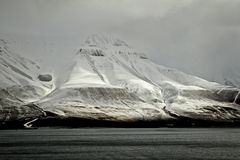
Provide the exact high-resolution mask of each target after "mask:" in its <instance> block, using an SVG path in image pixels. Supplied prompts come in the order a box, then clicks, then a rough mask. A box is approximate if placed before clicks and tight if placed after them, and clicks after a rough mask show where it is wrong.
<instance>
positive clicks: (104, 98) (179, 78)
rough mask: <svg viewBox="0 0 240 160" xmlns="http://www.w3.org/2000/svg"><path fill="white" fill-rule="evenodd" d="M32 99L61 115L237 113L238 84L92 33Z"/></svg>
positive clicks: (115, 117) (215, 116)
mask: <svg viewBox="0 0 240 160" xmlns="http://www.w3.org/2000/svg"><path fill="white" fill-rule="evenodd" d="M36 104H37V105H38V106H40V107H41V108H42V109H43V110H45V111H48V112H51V113H54V114H56V115H59V116H61V117H78V118H86V119H95V120H103V119H104V120H112V121H137V120H147V121H149V120H168V119H179V118H191V119H198V120H211V121H233V120H239V118H240V108H239V107H240V106H239V104H240V97H239V90H238V89H236V88H233V87H230V86H224V85H220V84H218V83H214V82H209V81H206V80H204V79H201V78H198V77H196V76H192V75H188V74H185V73H183V72H180V71H178V70H175V69H170V68H166V67H164V66H160V65H157V64H155V63H153V62H152V61H151V60H149V59H148V58H147V57H146V56H145V55H144V54H143V53H139V52H138V51H137V50H135V49H132V48H131V47H129V46H128V45H127V44H126V43H125V42H123V41H121V40H119V39H114V38H112V37H102V36H98V35H94V36H91V37H89V38H88V39H87V40H86V41H85V44H84V45H83V46H82V47H81V48H80V49H79V51H78V52H77V53H76V57H75V58H74V60H73V62H72V63H71V64H70V65H69V66H68V67H67V68H66V69H65V70H64V71H63V74H62V75H61V76H59V77H58V78H57V81H56V89H55V90H54V91H53V92H52V93H51V94H49V95H48V96H46V97H44V98H43V99H41V100H40V101H38V102H36Z"/></svg>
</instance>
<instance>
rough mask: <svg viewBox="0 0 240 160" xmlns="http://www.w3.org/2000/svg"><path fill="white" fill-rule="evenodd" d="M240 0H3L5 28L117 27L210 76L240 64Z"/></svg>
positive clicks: (73, 31)
mask: <svg viewBox="0 0 240 160" xmlns="http://www.w3.org/2000/svg"><path fill="white" fill-rule="evenodd" d="M239 8H240V1H239V0H182V1H179V0H68V1H66V0H21V1H19V0H1V1H0V22H1V23H0V33H11V34H22V35H35V36H39V37H42V36H43V37H44V36H46V37H62V38H65V39H66V40H72V41H75V40H77V39H78V40H79V39H82V38H83V37H86V36H87V35H88V34H92V33H99V32H100V33H112V34H115V35H116V36H119V37H120V38H122V39H123V40H126V41H127V42H128V43H130V45H132V46H133V47H135V48H139V49H140V50H142V51H145V52H147V53H148V56H149V57H150V58H151V59H153V60H154V61H155V62H157V63H159V64H163V65H167V66H170V67H174V68H178V69H181V70H183V71H185V72H188V73H192V74H195V75H200V76H202V77H205V78H208V79H210V80H215V78H216V77H217V76H220V75H224V76H228V74H229V73H230V72H229V71H230V70H231V71H232V70H237V69H238V70H239V69H240V64H239V62H238V61H239V60H240V53H239V49H240V47H239V46H240V45H239V43H240V16H239V15H240V10H239Z"/></svg>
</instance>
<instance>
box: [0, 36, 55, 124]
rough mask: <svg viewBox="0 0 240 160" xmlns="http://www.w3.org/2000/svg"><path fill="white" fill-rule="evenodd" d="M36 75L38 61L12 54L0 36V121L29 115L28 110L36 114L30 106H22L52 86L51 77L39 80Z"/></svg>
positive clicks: (39, 74) (39, 72)
mask: <svg viewBox="0 0 240 160" xmlns="http://www.w3.org/2000/svg"><path fill="white" fill-rule="evenodd" d="M39 76H40V77H41V67H40V66H39V65H38V64H36V63H35V62H33V61H31V60H29V59H26V58H23V57H21V56H19V55H17V54H15V53H14V52H13V51H12V50H11V46H10V45H9V44H8V42H7V41H5V40H3V39H1V40H0V80H1V81H0V95H1V96H0V108H1V111H0V121H7V120H12V119H22V118H24V117H29V113H37V114H35V115H39V110H37V111H36V108H34V107H27V106H25V107H22V105H24V104H28V103H30V102H34V101H37V100H39V99H40V98H42V97H43V96H45V95H47V94H48V93H49V92H51V90H52V89H53V86H54V85H53V84H52V82H51V81H48V82H45V81H41V80H40V79H39ZM35 111H36V112H35ZM30 115H31V116H30V117H32V116H33V114H30Z"/></svg>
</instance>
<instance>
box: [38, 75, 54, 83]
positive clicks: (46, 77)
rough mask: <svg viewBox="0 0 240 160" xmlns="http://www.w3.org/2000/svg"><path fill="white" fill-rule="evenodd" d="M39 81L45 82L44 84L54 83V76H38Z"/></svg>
mask: <svg viewBox="0 0 240 160" xmlns="http://www.w3.org/2000/svg"><path fill="white" fill-rule="evenodd" d="M38 79H39V80H40V81H44V82H50V81H52V76H51V75H50V74H40V75H39V76H38Z"/></svg>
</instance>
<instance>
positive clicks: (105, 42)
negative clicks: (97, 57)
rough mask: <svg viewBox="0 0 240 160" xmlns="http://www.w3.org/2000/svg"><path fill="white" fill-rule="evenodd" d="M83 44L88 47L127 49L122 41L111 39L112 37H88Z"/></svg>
mask: <svg viewBox="0 0 240 160" xmlns="http://www.w3.org/2000/svg"><path fill="white" fill-rule="evenodd" d="M85 44H87V45H90V46H109V45H110V46H124V47H129V46H128V45H127V43H125V42H124V41H122V40H120V39H118V38H115V37H113V36H112V35H103V34H94V35H91V36H88V38H87V39H86V40H85Z"/></svg>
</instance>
